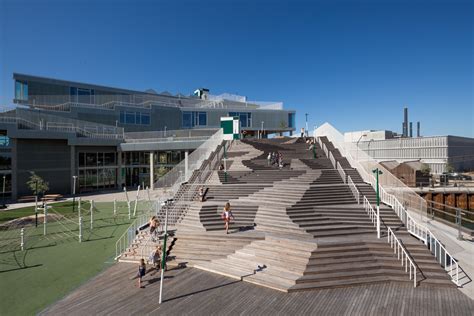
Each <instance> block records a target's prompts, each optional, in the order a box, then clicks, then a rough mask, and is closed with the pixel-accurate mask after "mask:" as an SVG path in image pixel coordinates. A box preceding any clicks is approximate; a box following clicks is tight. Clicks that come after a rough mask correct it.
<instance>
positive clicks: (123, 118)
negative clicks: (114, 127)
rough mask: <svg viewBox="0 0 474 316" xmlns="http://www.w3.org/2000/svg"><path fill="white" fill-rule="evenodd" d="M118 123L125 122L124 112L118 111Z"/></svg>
mask: <svg viewBox="0 0 474 316" xmlns="http://www.w3.org/2000/svg"><path fill="white" fill-rule="evenodd" d="M120 123H122V124H125V112H124V111H120Z"/></svg>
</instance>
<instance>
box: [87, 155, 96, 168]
mask: <svg viewBox="0 0 474 316" xmlns="http://www.w3.org/2000/svg"><path fill="white" fill-rule="evenodd" d="M86 167H97V153H86Z"/></svg>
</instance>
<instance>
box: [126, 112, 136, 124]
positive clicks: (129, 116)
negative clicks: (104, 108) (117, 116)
mask: <svg viewBox="0 0 474 316" xmlns="http://www.w3.org/2000/svg"><path fill="white" fill-rule="evenodd" d="M125 123H126V124H135V112H125Z"/></svg>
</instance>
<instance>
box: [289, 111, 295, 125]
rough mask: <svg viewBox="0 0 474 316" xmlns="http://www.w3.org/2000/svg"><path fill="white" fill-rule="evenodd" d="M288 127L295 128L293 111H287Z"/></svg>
mask: <svg viewBox="0 0 474 316" xmlns="http://www.w3.org/2000/svg"><path fill="white" fill-rule="evenodd" d="M288 127H289V128H295V113H288Z"/></svg>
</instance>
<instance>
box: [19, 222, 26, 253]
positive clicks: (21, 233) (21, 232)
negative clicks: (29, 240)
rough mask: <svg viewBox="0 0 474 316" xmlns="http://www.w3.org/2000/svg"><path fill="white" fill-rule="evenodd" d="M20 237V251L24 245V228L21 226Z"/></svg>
mask: <svg viewBox="0 0 474 316" xmlns="http://www.w3.org/2000/svg"><path fill="white" fill-rule="evenodd" d="M20 237H21V242H20V246H21V251H23V250H24V245H25V229H24V228H22V229H21V231H20Z"/></svg>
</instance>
